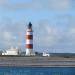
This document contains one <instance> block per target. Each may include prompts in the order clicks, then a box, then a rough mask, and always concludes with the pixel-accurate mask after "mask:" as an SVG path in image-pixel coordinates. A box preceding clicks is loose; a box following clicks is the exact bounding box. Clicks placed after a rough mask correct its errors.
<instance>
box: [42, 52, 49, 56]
mask: <svg viewBox="0 0 75 75" xmlns="http://www.w3.org/2000/svg"><path fill="white" fill-rule="evenodd" d="M42 56H50V54H49V53H45V52H43V55H42Z"/></svg>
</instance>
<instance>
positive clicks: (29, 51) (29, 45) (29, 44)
mask: <svg viewBox="0 0 75 75" xmlns="http://www.w3.org/2000/svg"><path fill="white" fill-rule="evenodd" d="M26 55H27V56H30V55H33V30H32V24H31V22H29V24H28V26H27V30H26Z"/></svg>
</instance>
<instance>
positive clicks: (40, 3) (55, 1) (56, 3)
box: [5, 0, 70, 11]
mask: <svg viewBox="0 0 75 75" xmlns="http://www.w3.org/2000/svg"><path fill="white" fill-rule="evenodd" d="M5 8H7V9H10V10H21V9H23V10H25V9H27V10H45V9H46V10H65V11H66V10H68V9H69V8H70V0H32V1H31V2H23V3H18V2H17V3H14V4H12V3H11V1H10V3H9V4H7V5H5Z"/></svg>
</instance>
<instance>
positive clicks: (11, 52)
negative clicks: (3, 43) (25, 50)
mask: <svg viewBox="0 0 75 75" xmlns="http://www.w3.org/2000/svg"><path fill="white" fill-rule="evenodd" d="M2 55H18V48H13V47H11V48H10V49H8V50H6V52H3V53H2Z"/></svg>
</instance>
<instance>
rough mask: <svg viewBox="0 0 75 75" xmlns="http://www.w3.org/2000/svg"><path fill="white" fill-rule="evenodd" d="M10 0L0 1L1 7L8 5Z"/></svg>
mask: <svg viewBox="0 0 75 75" xmlns="http://www.w3.org/2000/svg"><path fill="white" fill-rule="evenodd" d="M8 1H9V0H0V5H4V4H7V3H8Z"/></svg>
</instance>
